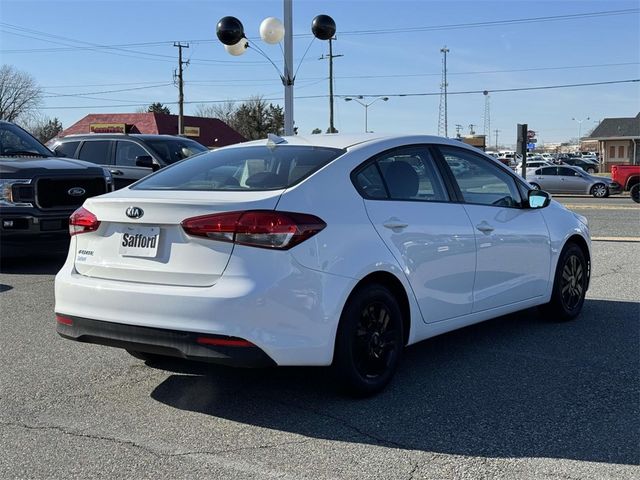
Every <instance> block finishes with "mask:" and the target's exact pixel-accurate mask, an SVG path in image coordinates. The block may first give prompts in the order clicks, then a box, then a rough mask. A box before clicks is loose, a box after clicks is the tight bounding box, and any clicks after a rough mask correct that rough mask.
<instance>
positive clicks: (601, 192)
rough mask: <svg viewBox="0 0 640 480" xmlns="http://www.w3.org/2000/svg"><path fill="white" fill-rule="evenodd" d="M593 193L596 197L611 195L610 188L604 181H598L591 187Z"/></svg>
mask: <svg viewBox="0 0 640 480" xmlns="http://www.w3.org/2000/svg"><path fill="white" fill-rule="evenodd" d="M591 195H593V196H594V197H595V198H605V197H608V196H609V189H608V188H607V186H606V185H605V184H604V183H596V184H595V185H594V186H593V187H591Z"/></svg>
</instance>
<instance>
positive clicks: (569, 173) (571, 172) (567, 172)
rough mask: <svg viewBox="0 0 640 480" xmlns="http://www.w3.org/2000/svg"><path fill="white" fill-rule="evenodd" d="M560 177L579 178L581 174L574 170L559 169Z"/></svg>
mask: <svg viewBox="0 0 640 480" xmlns="http://www.w3.org/2000/svg"><path fill="white" fill-rule="evenodd" d="M558 175H560V176H561V177H579V176H580V173H578V172H576V171H575V170H574V169H573V168H567V167H558Z"/></svg>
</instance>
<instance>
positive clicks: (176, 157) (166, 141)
mask: <svg viewBox="0 0 640 480" xmlns="http://www.w3.org/2000/svg"><path fill="white" fill-rule="evenodd" d="M145 144H146V145H148V146H149V148H151V150H153V151H154V152H155V153H156V155H158V156H159V157H160V158H161V159H162V161H163V162H164V163H165V164H167V165H169V164H172V163H175V162H178V161H180V160H183V159H185V158H188V157H190V156H192V155H195V154H196V153H202V152H206V151H207V147H205V146H204V145H201V144H199V143H198V142H196V141H193V140H189V139H188V138H156V139H152V140H149V139H146V140H145ZM145 155H146V154H145Z"/></svg>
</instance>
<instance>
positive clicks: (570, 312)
mask: <svg viewBox="0 0 640 480" xmlns="http://www.w3.org/2000/svg"><path fill="white" fill-rule="evenodd" d="M588 285H589V266H588V265H587V260H586V258H585V256H584V252H583V251H582V249H581V248H580V247H579V246H578V245H576V244H575V243H573V242H572V243H568V244H567V245H565V247H564V249H563V250H562V253H560V258H559V259H558V266H557V267H556V274H555V277H554V281H553V291H552V293H551V301H550V302H549V303H547V304H545V305H543V306H542V307H541V310H542V312H543V313H544V314H545V316H546V317H548V318H549V319H550V320H554V321H558V322H562V321H567V320H571V319H573V318H575V317H576V316H577V315H578V314H579V313H580V311H581V310H582V306H583V305H584V299H585V294H586V292H587V286H588Z"/></svg>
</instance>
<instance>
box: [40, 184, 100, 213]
mask: <svg viewBox="0 0 640 480" xmlns="http://www.w3.org/2000/svg"><path fill="white" fill-rule="evenodd" d="M82 190H84V193H82ZM69 192H75V195H72V194H71V193H69ZM106 192H107V185H106V182H105V179H104V177H93V178H86V177H80V178H69V177H66V178H40V179H38V181H37V183H36V204H37V205H38V207H40V209H42V210H55V209H70V208H74V207H79V206H80V205H82V204H83V203H84V201H85V200H86V199H87V198H89V197H94V196H96V195H101V194H103V193H106Z"/></svg>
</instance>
